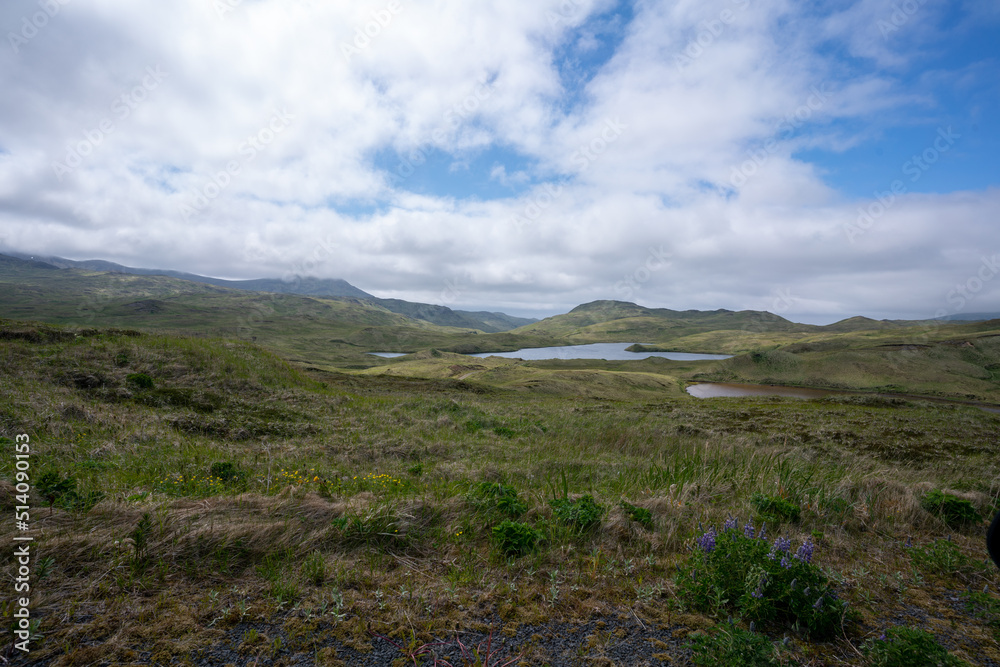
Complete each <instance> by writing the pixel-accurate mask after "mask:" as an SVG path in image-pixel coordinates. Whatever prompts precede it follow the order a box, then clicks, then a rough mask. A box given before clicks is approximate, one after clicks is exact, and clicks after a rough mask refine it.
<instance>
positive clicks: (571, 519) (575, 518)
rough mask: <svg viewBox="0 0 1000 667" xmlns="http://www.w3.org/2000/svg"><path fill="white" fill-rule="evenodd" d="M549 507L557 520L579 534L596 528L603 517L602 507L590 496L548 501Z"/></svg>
mask: <svg viewBox="0 0 1000 667" xmlns="http://www.w3.org/2000/svg"><path fill="white" fill-rule="evenodd" d="M549 505H551V506H552V510H553V511H554V513H555V515H556V518H557V519H559V520H560V521H562V522H563V523H564V524H566V525H568V526H572V527H573V528H575V529H576V530H577V531H578V532H581V533H582V532H584V531H587V530H590V529H591V528H594V527H596V526H597V525H598V524H600V523H601V517H602V516H604V506H603V505H598V504H597V503H596V502H595V501H594V497H593V496H591V495H590V494H587V495H585V496H581V497H580V498H577V499H576V500H569V499H568V498H560V499H557V500H550V501H549Z"/></svg>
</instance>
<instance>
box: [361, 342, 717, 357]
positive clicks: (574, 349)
mask: <svg viewBox="0 0 1000 667" xmlns="http://www.w3.org/2000/svg"><path fill="white" fill-rule="evenodd" d="M631 345H632V343H591V344H589V345H561V346H558V347H527V348H524V349H523V350H517V351H515V352H483V353H481V354H470V355H468V356H470V357H479V358H480V359H485V358H486V357H504V358H505V359H524V360H526V361H543V360H546V359H604V360H606V361H630V360H635V359H648V358H649V357H662V358H664V359H670V360H671V361H706V360H714V359H728V358H729V357H730V356H732V355H728V354H694V353H691V352H628V351H626V349H625V348H627V347H630V346H631ZM369 354H374V355H375V356H376V357H383V358H385V359H392V358H393V357H402V356H403V353H402V352H369Z"/></svg>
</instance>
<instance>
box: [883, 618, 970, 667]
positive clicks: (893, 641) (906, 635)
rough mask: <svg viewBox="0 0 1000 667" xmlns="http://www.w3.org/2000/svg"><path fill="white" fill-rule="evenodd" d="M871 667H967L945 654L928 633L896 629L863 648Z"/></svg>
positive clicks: (903, 627)
mask: <svg viewBox="0 0 1000 667" xmlns="http://www.w3.org/2000/svg"><path fill="white" fill-rule="evenodd" d="M865 654H866V655H867V656H868V660H869V664H870V665H871V666H872V667H914V666H916V665H927V666H928V667H961V666H963V665H968V663H967V662H965V661H964V660H959V659H958V658H956V657H955V656H953V655H951V654H950V653H948V651H947V650H945V648H944V647H943V646H941V645H940V644H939V643H938V641H937V639H935V638H934V635H932V634H931V633H929V632H926V631H924V630H920V629H918V628H909V627H906V626H896V627H894V628H890V629H889V630H888V631H887V632H886V633H885V634H883V635H882V636H881V637H879V638H878V639H875V640H873V641H870V642H868V643H867V644H866V645H865Z"/></svg>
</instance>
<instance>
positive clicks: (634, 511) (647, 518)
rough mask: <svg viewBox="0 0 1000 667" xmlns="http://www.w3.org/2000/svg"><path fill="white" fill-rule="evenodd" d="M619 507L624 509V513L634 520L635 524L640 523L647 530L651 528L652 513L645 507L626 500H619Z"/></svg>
mask: <svg viewBox="0 0 1000 667" xmlns="http://www.w3.org/2000/svg"><path fill="white" fill-rule="evenodd" d="M621 507H622V509H623V510H625V515H626V516H627V517H628V518H630V519H632V520H633V521H635V522H636V523H637V524H639V525H641V526H642V527H643V528H646V529H647V530H652V528H653V513H652V512H650V511H649V510H648V509H646V508H645V507H636V506H635V505H633V504H632V503H629V502H627V501H624V500H623V501H622V502H621Z"/></svg>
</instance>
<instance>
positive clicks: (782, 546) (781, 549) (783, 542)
mask: <svg viewBox="0 0 1000 667" xmlns="http://www.w3.org/2000/svg"><path fill="white" fill-rule="evenodd" d="M791 548H792V541H791V540H790V539H788V538H787V537H779V538H777V539H776V540H774V545H773V546H772V547H771V551H770V553H768V554H767V557H768V558H770V559H771V560H774V559H775V558H776V557H777V555H778V554H779V553H783V554H785V553H788V551H789V549H791Z"/></svg>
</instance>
